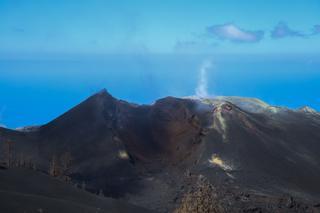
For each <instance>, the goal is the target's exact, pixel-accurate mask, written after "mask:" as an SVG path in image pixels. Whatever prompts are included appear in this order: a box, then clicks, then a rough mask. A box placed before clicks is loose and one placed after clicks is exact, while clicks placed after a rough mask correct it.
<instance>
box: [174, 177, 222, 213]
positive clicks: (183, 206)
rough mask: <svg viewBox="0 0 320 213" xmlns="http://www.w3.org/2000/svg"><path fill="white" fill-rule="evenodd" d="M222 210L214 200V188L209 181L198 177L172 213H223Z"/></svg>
mask: <svg viewBox="0 0 320 213" xmlns="http://www.w3.org/2000/svg"><path fill="white" fill-rule="evenodd" d="M223 212H225V211H224V210H223V208H222V207H221V206H220V205H219V203H218V202H217V200H216V195H215V192H214V187H213V186H212V185H211V184H210V183H209V181H208V180H207V179H206V178H205V177H203V176H201V175H200V176H198V178H197V180H196V183H195V185H194V186H192V187H191V189H190V190H189V191H188V192H187V193H186V194H185V195H184V196H183V198H182V200H181V203H180V206H179V207H178V208H177V209H176V210H175V211H174V213H223Z"/></svg>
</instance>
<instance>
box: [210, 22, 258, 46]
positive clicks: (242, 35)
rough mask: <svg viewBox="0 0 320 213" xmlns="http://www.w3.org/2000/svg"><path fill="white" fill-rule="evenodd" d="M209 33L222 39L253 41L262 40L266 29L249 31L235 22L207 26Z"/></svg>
mask: <svg viewBox="0 0 320 213" xmlns="http://www.w3.org/2000/svg"><path fill="white" fill-rule="evenodd" d="M207 32H208V33H209V35H212V36H215V37H217V38H219V39H222V40H229V41H233V42H247V43H253V42H258V41H260V40H261V39H262V38H263V36H264V31H261V30H257V31H249V30H244V29H241V28H239V27H238V26H237V25H234V24H230V23H229V24H221V25H213V26H210V27H207Z"/></svg>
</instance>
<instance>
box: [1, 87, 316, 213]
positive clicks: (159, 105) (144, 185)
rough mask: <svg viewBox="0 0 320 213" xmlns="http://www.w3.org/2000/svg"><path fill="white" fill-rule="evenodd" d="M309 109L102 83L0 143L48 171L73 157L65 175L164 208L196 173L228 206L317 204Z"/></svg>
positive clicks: (267, 208) (173, 204) (175, 203)
mask: <svg viewBox="0 0 320 213" xmlns="http://www.w3.org/2000/svg"><path fill="white" fill-rule="evenodd" d="M306 109H309V108H304V109H301V110H297V111H295V110H289V109H287V108H280V107H273V106H269V105H267V104H265V103H264V102H262V101H260V100H257V99H245V98H237V97H219V98H216V99H201V100H198V99H179V98H173V97H167V98H163V99H160V100H158V101H156V102H155V103H154V104H153V105H135V104H130V103H127V102H124V101H120V100H117V99H115V98H113V97H112V96H111V95H110V94H108V93H107V92H106V91H105V90H103V91H101V92H99V93H97V94H95V95H94V96H92V97H90V98H88V99H87V100H85V101H84V102H83V103H81V104H79V105H78V106H76V107H75V108H73V109H71V110H70V111H68V112H66V113H65V114H63V115H62V116H60V117H58V118H57V119H55V120H53V121H52V122H50V123H48V124H46V125H43V126H41V127H39V128H37V129H35V130H33V131H12V130H8V129H4V128H0V140H1V141H0V142H1V143H4V145H5V144H7V141H11V142H12V143H11V144H12V145H11V146H12V147H13V148H12V150H13V151H12V161H13V162H14V159H15V161H17V160H16V159H17V158H18V156H23V160H28V161H29V162H32V163H31V164H32V165H33V167H36V168H37V170H39V171H42V172H47V171H49V168H50V166H51V167H52V162H53V161H54V162H55V163H56V165H58V166H57V167H58V168H60V169H61V170H62V168H63V167H64V165H65V164H64V161H63V160H65V156H68V157H69V158H70V159H72V160H71V164H70V165H69V167H68V168H67V169H63V171H62V172H61V171H60V173H59V174H56V175H57V176H68V177H70V178H71V180H72V182H73V183H83V182H84V183H86V188H87V190H89V191H91V192H95V193H96V192H98V191H99V190H100V191H101V190H102V191H103V192H104V194H105V195H106V196H109V197H113V198H119V199H124V200H126V201H128V202H130V203H133V204H136V205H140V206H143V207H146V208H149V209H153V210H158V211H160V212H167V211H169V212H170V211H173V210H174V209H176V208H178V207H179V206H180V205H181V202H183V197H185V195H186V194H188V192H189V191H190V190H191V188H192V186H194V185H195V182H194V181H196V180H197V178H195V177H204V178H205V179H206V180H208V181H209V182H210V184H212V185H213V186H214V188H215V194H216V196H217V197H215V199H216V200H217V201H219V202H220V203H221V205H222V207H223V209H224V210H225V211H226V212H236V211H242V210H243V211H245V210H248V209H249V210H250V208H251V207H252V206H253V207H254V208H257V209H258V210H259V211H260V210H261V211H262V212H274V211H276V210H277V209H279V208H283V211H284V212H290V211H291V210H293V208H294V209H295V210H296V211H302V212H303V211H305V210H306V209H308V210H310V209H311V210H312V211H317V207H316V206H313V205H314V203H315V202H317V200H318V201H319V202H320V184H319V180H320V155H319V151H320V115H319V114H318V113H317V112H315V111H313V110H306ZM1 147H2V148H0V149H2V150H1V151H2V153H5V151H6V149H5V148H3V147H5V146H1ZM4 156H6V155H4ZM4 158H5V157H4ZM20 158H21V157H20ZM4 161H5V159H4ZM243 194H245V195H246V196H245V199H242V195H243ZM247 195H248V196H247ZM292 197H293V198H292ZM287 198H288V199H295V200H294V202H293V201H292V202H293V203H294V205H288V206H286V202H283V199H287ZM290 201H291V200H290ZM221 211H222V210H221Z"/></svg>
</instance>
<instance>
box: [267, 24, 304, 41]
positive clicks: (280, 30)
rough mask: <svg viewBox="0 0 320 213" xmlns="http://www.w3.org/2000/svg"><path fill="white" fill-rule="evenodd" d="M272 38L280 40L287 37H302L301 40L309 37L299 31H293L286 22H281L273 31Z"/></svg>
mask: <svg viewBox="0 0 320 213" xmlns="http://www.w3.org/2000/svg"><path fill="white" fill-rule="evenodd" d="M270 36H271V38H273V39H280V38H286V37H300V38H304V37H307V35H306V34H304V33H301V32H299V31H297V30H293V29H291V28H290V27H289V26H288V25H287V24H286V23H284V22H279V23H278V24H277V25H276V26H275V27H274V28H273V30H272V31H271V34H270Z"/></svg>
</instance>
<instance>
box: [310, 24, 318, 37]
mask: <svg viewBox="0 0 320 213" xmlns="http://www.w3.org/2000/svg"><path fill="white" fill-rule="evenodd" d="M312 34H313V35H317V34H320V24H318V25H314V26H313V29H312Z"/></svg>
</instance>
